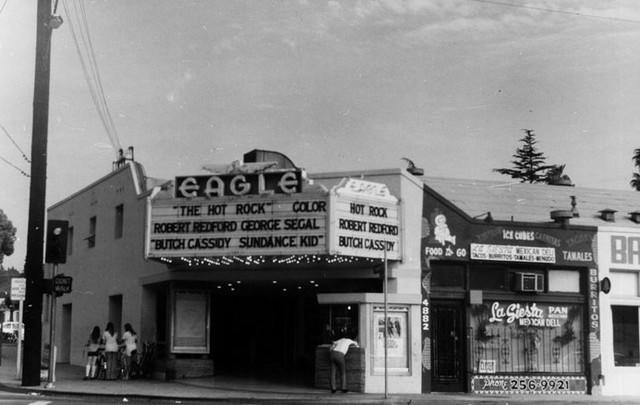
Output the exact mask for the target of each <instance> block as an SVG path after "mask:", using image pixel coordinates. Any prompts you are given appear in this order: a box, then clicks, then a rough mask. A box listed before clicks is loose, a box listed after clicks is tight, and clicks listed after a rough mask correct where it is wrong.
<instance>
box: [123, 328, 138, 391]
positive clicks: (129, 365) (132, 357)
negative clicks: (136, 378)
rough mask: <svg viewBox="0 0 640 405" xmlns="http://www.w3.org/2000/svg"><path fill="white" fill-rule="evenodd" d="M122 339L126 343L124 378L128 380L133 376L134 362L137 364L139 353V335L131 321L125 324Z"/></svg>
mask: <svg viewBox="0 0 640 405" xmlns="http://www.w3.org/2000/svg"><path fill="white" fill-rule="evenodd" d="M122 341H123V345H124V375H123V376H122V378H123V379H125V380H128V379H129V377H131V372H132V371H133V366H134V363H135V364H137V363H136V356H137V354H138V335H136V331H135V330H133V327H131V324H130V323H125V324H124V333H123V334H122Z"/></svg>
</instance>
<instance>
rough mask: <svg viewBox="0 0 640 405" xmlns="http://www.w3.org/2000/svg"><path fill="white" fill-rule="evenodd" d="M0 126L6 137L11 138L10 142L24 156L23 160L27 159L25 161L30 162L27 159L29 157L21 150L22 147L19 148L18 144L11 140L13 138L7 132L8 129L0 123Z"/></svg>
mask: <svg viewBox="0 0 640 405" xmlns="http://www.w3.org/2000/svg"><path fill="white" fill-rule="evenodd" d="M0 128H2V130H3V131H4V133H5V134H7V137H8V138H9V139H10V140H11V142H13V144H14V145H15V147H16V148H18V150H19V151H20V153H22V157H23V158H24V160H26V161H27V163H31V160H29V158H28V157H27V155H26V154H25V153H24V152H23V151H22V149H20V146H18V144H17V143H16V141H14V140H13V138H12V137H11V135H10V134H9V131H7V128H5V127H4V126H3V125H2V124H0Z"/></svg>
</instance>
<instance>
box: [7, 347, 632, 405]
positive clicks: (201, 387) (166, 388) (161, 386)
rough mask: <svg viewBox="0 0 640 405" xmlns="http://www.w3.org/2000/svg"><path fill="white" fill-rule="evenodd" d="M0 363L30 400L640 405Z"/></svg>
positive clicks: (11, 387)
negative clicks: (99, 375) (23, 371)
mask: <svg viewBox="0 0 640 405" xmlns="http://www.w3.org/2000/svg"><path fill="white" fill-rule="evenodd" d="M1 360H2V363H1V364H0V390H4V391H9V392H22V393H28V394H31V395H38V394H41V395H47V396H53V395H65V396H69V395H80V396H94V397H95V396H105V397H113V398H120V399H121V400H122V401H128V400H130V399H135V398H140V399H142V398H145V399H153V398H157V399H158V400H159V401H160V400H161V399H162V400H168V399H169V400H170V399H173V400H175V401H181V400H187V401H188V400H200V401H203V400H204V401H206V402H217V403H243V404H244V403H260V404H263V403H271V404H279V403H287V404H331V403H336V404H339V403H349V404H411V405H415V404H430V405H433V404H463V405H475V404H483V405H484V404H500V405H509V404H529V403H534V402H535V403H536V404H584V403H593V404H600V403H606V404H624V405H627V404H629V405H630V404H640V397H622V396H620V397H602V396H592V395H580V396H554V395H528V396H524V395H519V396H513V395H511V396H507V395H493V396H488V395H472V394H443V393H432V394H422V395H419V394H410V395H400V394H391V395H389V396H388V398H385V397H384V395H382V394H361V393H351V392H349V393H346V394H342V393H336V394H331V393H330V392H328V391H327V390H320V389H315V388H313V387H307V386H299V385H298V386H294V385H288V384H277V383H271V382H265V381H264V380H253V379H249V378H242V379H239V378H222V377H208V378H187V379H177V380H173V381H164V380H148V379H136V380H127V381H123V380H116V381H101V380H89V381H85V380H83V376H84V369H83V367H80V366H71V365H69V364H58V365H57V366H56V373H55V374H56V381H55V383H54V384H53V387H47V384H46V381H43V382H42V384H41V385H40V386H34V387H23V386H21V379H20V378H18V376H17V373H16V348H15V345H9V344H6V343H4V344H2V358H1Z"/></svg>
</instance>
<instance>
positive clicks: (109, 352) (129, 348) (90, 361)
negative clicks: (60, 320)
mask: <svg viewBox="0 0 640 405" xmlns="http://www.w3.org/2000/svg"><path fill="white" fill-rule="evenodd" d="M85 346H86V348H87V364H86V366H85V376H84V379H85V380H89V379H95V378H96V377H97V374H98V369H97V366H98V357H99V355H100V352H104V358H105V363H106V370H105V379H107V380H115V379H117V378H120V377H122V379H124V380H127V379H128V378H129V376H131V373H132V366H133V365H134V364H135V362H136V361H137V360H136V357H137V354H138V335H137V334H136V332H135V330H133V327H131V324H129V323H126V324H125V325H124V333H123V334H122V338H121V339H119V338H118V332H116V331H115V330H114V326H113V322H109V323H107V326H106V327H105V330H104V333H102V334H100V328H99V327H98V326H94V327H93V330H92V331H91V334H90V335H89V341H88V342H87V344H86V345H85ZM121 349H122V352H121ZM121 361H122V362H123V363H122V364H121ZM121 370H122V375H121Z"/></svg>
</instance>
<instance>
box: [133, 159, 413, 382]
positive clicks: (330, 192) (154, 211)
mask: <svg viewBox="0 0 640 405" xmlns="http://www.w3.org/2000/svg"><path fill="white" fill-rule="evenodd" d="M399 211H400V209H399V203H398V199H397V198H396V197H394V196H393V195H391V194H390V192H389V191H388V189H387V187H386V186H385V185H384V184H381V183H375V182H370V181H365V180H360V179H357V180H356V179H349V178H344V179H342V181H339V180H336V184H335V186H333V187H332V188H331V189H327V188H326V187H323V186H319V185H314V184H310V182H308V181H306V180H304V179H303V176H302V173H301V171H300V170H298V169H272V170H259V171H255V172H249V173H248V172H246V171H244V172H237V173H226V174H207V175H195V176H182V177H176V179H175V182H174V184H173V186H172V187H171V188H169V189H166V190H160V189H158V190H157V191H156V192H154V193H153V194H152V195H151V196H150V197H149V209H148V213H149V218H148V221H147V237H146V255H147V257H148V258H150V259H153V260H159V261H162V262H163V263H166V264H167V271H166V272H165V273H163V274H158V275H154V276H152V277H148V278H147V279H146V280H145V282H146V283H148V284H149V286H150V288H156V289H157V290H158V291H161V293H160V294H159V296H161V297H164V298H166V306H165V307H164V309H158V310H157V311H156V316H158V314H161V313H162V312H163V311H164V314H163V315H164V316H158V319H160V323H164V325H160V326H159V327H158V329H159V330H161V329H164V330H163V331H162V333H161V334H162V335H164V336H165V340H166V342H167V343H166V349H165V353H166V356H165V357H166V361H165V363H166V368H167V376H168V378H174V377H175V378H180V377H182V376H193V375H194V373H199V374H200V375H212V374H216V375H226V374H230V375H236V376H238V375H239V376H244V375H251V376H269V377H273V378H275V377H277V376H282V378H283V379H284V380H286V381H291V380H292V378H293V376H297V377H299V378H300V379H302V380H303V381H302V382H309V381H313V378H314V374H315V373H316V370H315V368H314V363H315V356H316V349H317V347H318V346H321V345H323V344H326V343H329V342H330V341H331V340H332V339H334V338H336V337H337V336H339V335H343V334H344V335H350V336H352V337H354V338H356V339H358V340H359V341H360V342H361V345H362V346H363V347H364V348H365V349H363V350H374V344H373V342H374V341H373V340H372V341H368V340H369V339H372V336H373V335H374V331H373V329H372V327H371V325H372V324H373V323H374V322H382V323H381V325H382V324H384V320H382V319H378V318H379V317H380V315H379V314H380V308H381V303H382V294H381V293H382V281H381V279H380V275H379V272H378V271H377V270H379V269H380V265H381V263H382V258H383V257H384V256H385V255H384V251H385V249H386V252H387V254H386V255H387V258H388V260H389V261H390V262H391V263H392V262H393V261H397V260H400V259H401V252H402V250H401V245H400V243H401V237H400V232H401V229H400V227H401V224H400V215H399ZM416 297H417V298H416ZM394 299H395V301H396V303H401V304H403V305H399V306H397V308H396V310H397V311H399V312H398V313H399V315H396V317H395V318H394V322H392V325H393V327H395V328H397V333H398V334H399V335H400V334H402V333H404V334H402V336H404V339H405V340H404V341H403V344H405V345H407V344H408V340H407V339H408V337H407V330H409V329H410V327H409V324H410V322H411V318H410V316H409V313H408V307H409V304H408V303H407V301H410V302H411V305H412V306H413V308H414V310H413V311H414V312H415V314H414V317H416V319H417V312H416V311H417V308H419V295H415V296H413V297H411V298H408V299H406V297H405V299H402V298H398V297H396V298H394ZM159 301H162V300H159ZM162 305H163V304H162V302H160V304H158V306H159V307H162ZM402 311H405V312H406V313H404V314H403V312H402ZM374 318H375V319H374ZM403 329H404V332H403ZM375 350H378V349H375ZM378 351H379V350H378ZM362 359H363V361H364V360H365V357H364V352H363V353H362ZM406 361H408V360H406ZM363 378H364V377H363ZM359 390H360V391H364V390H365V385H364V383H363V384H362V385H361V387H360V389H359Z"/></svg>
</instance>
